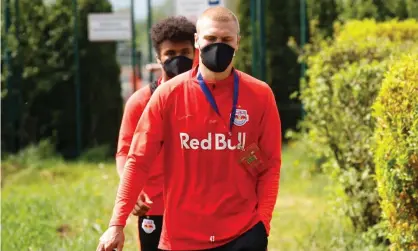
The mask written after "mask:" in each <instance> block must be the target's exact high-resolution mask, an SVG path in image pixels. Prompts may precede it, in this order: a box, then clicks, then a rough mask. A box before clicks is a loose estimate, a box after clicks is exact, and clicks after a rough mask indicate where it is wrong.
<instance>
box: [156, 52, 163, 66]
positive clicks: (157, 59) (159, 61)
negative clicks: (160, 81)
mask: <svg viewBox="0 0 418 251" xmlns="http://www.w3.org/2000/svg"><path fill="white" fill-rule="evenodd" d="M155 60H156V61H157V63H159V64H162V62H161V59H160V57H159V56H158V54H155Z"/></svg>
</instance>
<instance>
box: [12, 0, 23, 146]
mask: <svg viewBox="0 0 418 251" xmlns="http://www.w3.org/2000/svg"><path fill="white" fill-rule="evenodd" d="M14 4H15V5H14V7H15V37H16V40H17V56H16V59H17V62H18V64H17V67H16V72H15V74H14V81H13V103H12V104H13V105H12V112H13V114H14V115H13V118H14V124H13V126H14V128H15V135H14V142H15V143H14V144H15V146H16V149H20V133H19V131H20V130H19V128H20V116H19V114H21V112H20V108H21V96H20V95H21V89H20V88H21V85H22V72H23V69H22V67H23V65H22V53H21V47H20V42H21V40H20V36H21V35H20V6H19V0H15V2H14Z"/></svg>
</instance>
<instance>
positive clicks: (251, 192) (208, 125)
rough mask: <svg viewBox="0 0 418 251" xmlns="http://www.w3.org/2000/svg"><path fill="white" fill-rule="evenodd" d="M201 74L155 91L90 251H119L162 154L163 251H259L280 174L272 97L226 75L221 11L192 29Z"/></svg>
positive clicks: (229, 67)
mask: <svg viewBox="0 0 418 251" xmlns="http://www.w3.org/2000/svg"><path fill="white" fill-rule="evenodd" d="M196 28H197V33H196V34H195V47H196V48H198V49H199V54H200V59H199V65H198V66H196V67H194V68H192V70H190V71H188V72H186V73H183V74H181V75H179V76H177V77H175V78H173V79H171V80H169V81H167V82H166V83H165V84H164V85H162V86H160V87H159V88H158V89H157V90H156V91H155V93H154V95H153V96H152V97H151V99H150V101H149V103H148V105H147V107H146V108H145V110H144V112H143V115H142V117H141V118H140V120H139V123H138V125H137V128H136V131H135V134H134V139H133V143H132V147H131V149H130V152H129V155H128V160H127V163H126V165H125V168H124V174H123V177H122V179H121V184H120V186H119V190H118V195H117V199H116V204H115V208H114V211H113V216H112V219H111V221H110V224H109V229H108V230H107V231H106V232H105V233H104V234H103V235H102V237H101V238H100V243H99V245H98V248H97V250H98V251H110V250H112V249H114V248H117V249H118V250H119V251H120V250H122V248H123V243H124V233H123V228H124V226H125V225H126V220H127V218H128V216H129V213H130V212H131V211H132V209H133V207H134V205H135V201H136V198H137V197H138V195H139V193H140V191H141V190H142V189H143V187H144V184H145V182H146V180H147V174H148V173H149V171H150V169H151V168H152V166H151V165H149V163H150V160H152V159H154V158H155V157H156V156H157V155H158V154H159V152H160V151H161V150H162V149H163V150H164V165H163V168H164V171H163V172H164V202H165V211H164V223H163V230H162V234H161V239H160V244H159V248H160V249H162V250H183V251H186V250H212V251H216V250H218V251H265V250H266V248H267V237H268V234H269V231H270V221H271V218H272V213H273V209H274V205H275V203H276V199H277V193H278V188H279V178H280V166H281V130H280V128H281V125H280V117H279V113H278V109H277V105H276V102H275V98H274V95H273V92H272V90H271V88H270V87H269V86H268V85H267V84H266V83H264V82H262V81H260V80H257V79H255V78H253V77H251V76H249V75H247V74H245V73H243V72H240V71H238V70H236V69H234V68H233V63H232V59H233V57H234V55H235V53H236V52H237V50H238V47H239V40H240V36H239V23H238V20H237V18H236V16H235V15H234V14H233V13H232V12H231V11H230V10H228V9H226V8H223V7H215V8H210V9H208V10H206V11H205V12H204V13H203V14H202V15H201V16H200V18H199V20H198V21H197V25H196Z"/></svg>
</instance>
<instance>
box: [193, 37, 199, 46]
mask: <svg viewBox="0 0 418 251" xmlns="http://www.w3.org/2000/svg"><path fill="white" fill-rule="evenodd" d="M198 40H199V36H198V35H197V33H195V34H194V48H196V49H199V43H198Z"/></svg>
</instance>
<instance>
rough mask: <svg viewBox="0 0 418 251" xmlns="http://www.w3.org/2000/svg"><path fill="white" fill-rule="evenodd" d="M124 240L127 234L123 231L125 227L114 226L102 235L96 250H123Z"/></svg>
mask: <svg viewBox="0 0 418 251" xmlns="http://www.w3.org/2000/svg"><path fill="white" fill-rule="evenodd" d="M124 242H125V235H124V233H123V227H121V226H112V227H109V228H108V229H107V230H106V232H104V234H103V235H102V237H100V242H99V245H98V246H97V249H96V251H113V250H117V251H122V249H123V243H124Z"/></svg>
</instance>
